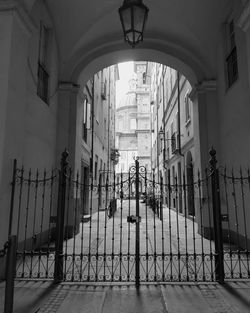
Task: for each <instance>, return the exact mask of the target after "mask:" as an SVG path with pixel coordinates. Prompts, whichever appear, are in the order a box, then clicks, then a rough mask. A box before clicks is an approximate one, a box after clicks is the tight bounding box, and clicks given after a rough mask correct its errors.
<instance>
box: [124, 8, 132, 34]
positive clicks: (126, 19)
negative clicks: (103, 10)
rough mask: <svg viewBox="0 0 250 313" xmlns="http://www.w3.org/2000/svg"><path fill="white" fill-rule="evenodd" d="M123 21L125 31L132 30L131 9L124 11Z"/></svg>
mask: <svg viewBox="0 0 250 313" xmlns="http://www.w3.org/2000/svg"><path fill="white" fill-rule="evenodd" d="M122 20H123V26H124V30H125V31H128V30H130V29H131V28H132V27H131V9H130V8H127V9H123V10H122Z"/></svg>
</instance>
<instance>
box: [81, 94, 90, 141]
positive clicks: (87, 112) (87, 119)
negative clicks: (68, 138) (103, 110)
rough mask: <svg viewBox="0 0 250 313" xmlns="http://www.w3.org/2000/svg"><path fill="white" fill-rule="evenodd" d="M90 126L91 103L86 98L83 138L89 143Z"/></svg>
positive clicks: (84, 103)
mask: <svg viewBox="0 0 250 313" xmlns="http://www.w3.org/2000/svg"><path fill="white" fill-rule="evenodd" d="M89 128H90V104H89V103H88V100H87V99H85V100H84V102H83V123H82V139H83V140H84V141H85V142H86V143H87V138H88V129H89Z"/></svg>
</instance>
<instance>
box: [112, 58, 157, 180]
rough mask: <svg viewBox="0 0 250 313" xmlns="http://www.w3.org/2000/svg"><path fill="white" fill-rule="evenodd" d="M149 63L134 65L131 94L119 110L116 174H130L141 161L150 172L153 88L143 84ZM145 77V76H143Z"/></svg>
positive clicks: (117, 118) (127, 95)
mask: <svg viewBox="0 0 250 313" xmlns="http://www.w3.org/2000/svg"><path fill="white" fill-rule="evenodd" d="M146 67H147V62H135V63H134V69H135V75H133V78H132V79H131V80H130V81H129V91H128V92H127V94H126V95H125V97H124V98H123V99H122V100H121V102H120V104H119V106H118V107H117V109H116V147H117V148H118V149H119V153H120V158H119V163H118V164H117V165H116V173H117V175H118V176H119V173H121V172H122V173H128V172H129V168H130V167H131V166H133V165H134V164H135V163H134V162H135V157H139V162H140V165H144V166H145V167H146V168H147V170H148V171H150V170H151V166H150V160H151V152H150V151H151V150H150V146H151V140H150V88H149V85H147V84H145V80H143V73H146ZM144 76H145V74H144Z"/></svg>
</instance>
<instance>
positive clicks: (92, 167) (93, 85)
mask: <svg viewBox="0 0 250 313" xmlns="http://www.w3.org/2000/svg"><path fill="white" fill-rule="evenodd" d="M94 118H95V75H94V76H93V84H92V109H91V120H92V125H91V128H92V132H91V159H92V164H91V169H92V181H91V184H92V185H93V181H94V125H95V121H94Z"/></svg>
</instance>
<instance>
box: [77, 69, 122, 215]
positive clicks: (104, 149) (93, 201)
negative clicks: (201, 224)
mask: <svg viewBox="0 0 250 313" xmlns="http://www.w3.org/2000/svg"><path fill="white" fill-rule="evenodd" d="M118 78H119V73H118V66H117V65H113V66H111V67H108V68H104V69H103V70H101V71H99V72H98V73H96V74H95V75H94V76H93V78H92V79H91V80H89V81H88V82H87V84H86V85H85V87H84V89H83V97H84V103H83V110H82V116H81V117H80V119H81V122H80V121H79V122H78V123H79V124H80V125H82V131H81V137H82V138H81V144H80V145H79V146H80V147H81V175H80V177H81V182H82V184H83V185H84V186H86V188H85V190H82V193H83V194H82V199H83V202H84V208H83V213H84V214H86V215H89V214H90V213H94V212H96V211H98V210H105V209H106V208H107V207H108V205H109V202H110V195H109V194H107V193H106V192H105V188H104V187H105V185H106V184H112V180H113V172H114V167H115V158H114V157H113V154H114V151H115V107H116V81H117V79H118ZM91 184H93V185H94V186H99V188H98V187H97V188H94V192H92V195H91V196H90V190H91ZM90 210H91V212H90Z"/></svg>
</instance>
